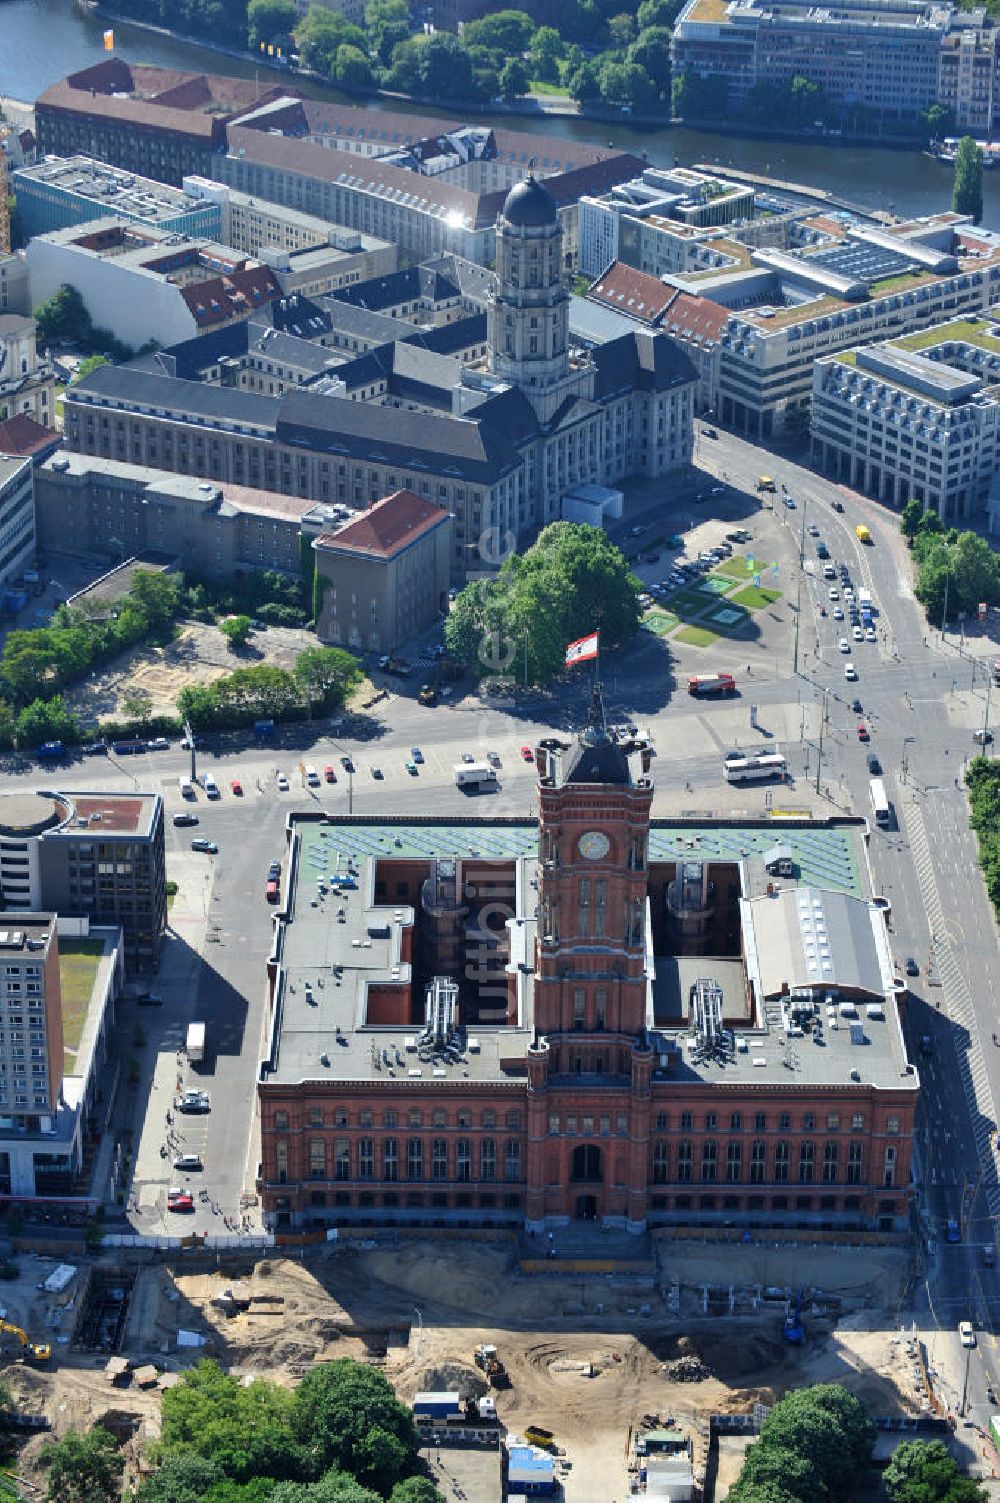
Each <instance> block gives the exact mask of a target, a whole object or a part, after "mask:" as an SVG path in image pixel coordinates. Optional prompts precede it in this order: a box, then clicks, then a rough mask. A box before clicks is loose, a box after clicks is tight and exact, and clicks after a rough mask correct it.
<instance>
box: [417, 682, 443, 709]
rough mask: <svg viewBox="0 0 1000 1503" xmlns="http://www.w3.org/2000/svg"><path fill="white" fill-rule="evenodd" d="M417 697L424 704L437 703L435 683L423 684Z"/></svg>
mask: <svg viewBox="0 0 1000 1503" xmlns="http://www.w3.org/2000/svg"><path fill="white" fill-rule="evenodd" d="M417 699H418V700H419V702H420V703H421V704H422V705H436V704H437V700H438V696H437V690H436V689H435V687H434V685H433V684H421V685H420V688H419V690H418V691H417Z"/></svg>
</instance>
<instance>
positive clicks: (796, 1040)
mask: <svg viewBox="0 0 1000 1503" xmlns="http://www.w3.org/2000/svg"><path fill="white" fill-rule="evenodd" d="M536 757H537V769H538V810H539V813H538V821H537V823H536V822H534V821H532V820H521V819H508V818H506V817H504V816H503V815H499V814H498V815H491V814H490V813H488V812H484V813H482V814H475V813H470V814H469V815H468V816H466V817H463V818H461V819H459V820H458V821H456V822H454V823H449V822H447V821H445V820H438V819H435V818H433V817H427V816H426V815H425V816H423V817H422V818H421V820H419V821H417V822H416V823H412V824H411V823H407V822H406V821H405V820H403V819H396V818H392V817H386V818H384V819H375V820H371V819H363V818H360V817H358V818H356V819H352V818H350V817H346V818H340V819H333V820H331V819H330V817H327V816H322V817H319V816H311V815H294V814H293V815H292V817H291V819H290V821H289V850H288V859H287V861H286V871H287V880H288V888H287V897H286V900H285V908H284V910H283V911H282V913H281V915H280V916H279V921H278V926H277V930H276V935H275V943H274V948H273V952H272V955H271V957H270V959H269V964H268V986H269V993H268V1007H269V1020H270V1021H269V1029H270V1031H269V1038H268V1046H267V1051H266V1053H265V1057H264V1059H263V1060H262V1062H261V1067H260V1074H259V1081H258V1095H259V1104H260V1120H261V1155H262V1156H261V1165H260V1170H259V1175H258V1187H259V1192H260V1194H261V1197H262V1205H263V1210H264V1215H265V1218H266V1220H267V1222H268V1223H269V1224H270V1225H272V1226H274V1227H275V1228H282V1227H291V1226H298V1227H303V1226H323V1225H329V1224H338V1225H345V1224H356V1225H370V1226H378V1225H382V1226H386V1225H389V1226H406V1225H425V1226H426V1225H431V1226H454V1227H461V1226H472V1227H475V1226H484V1225H485V1226H509V1227H514V1228H516V1227H524V1228H527V1229H528V1230H529V1231H530V1232H536V1233H541V1232H544V1231H546V1230H548V1229H551V1228H553V1227H558V1226H560V1225H563V1224H565V1223H567V1222H569V1221H584V1222H597V1223H600V1224H602V1225H604V1226H609V1227H618V1228H624V1229H628V1230H629V1231H632V1232H636V1233H641V1232H643V1231H645V1230H646V1229H647V1228H655V1227H663V1226H698V1227H704V1228H710V1227H713V1226H721V1225H725V1226H727V1227H739V1226H746V1227H757V1228H761V1227H769V1228H770V1227H774V1228H779V1227H780V1228H806V1229H808V1228H826V1229H831V1230H832V1229H835V1228H845V1229H846V1228H854V1229H864V1230H866V1231H881V1232H885V1233H901V1232H905V1231H906V1229H907V1226H908V1214H909V1211H908V1203H909V1194H910V1189H909V1185H910V1153H911V1148H912V1137H913V1116H914V1110H915V1107H916V1103H917V1098H918V1092H919V1080H918V1076H917V1073H916V1070H915V1068H914V1066H913V1065H912V1064H911V1063H910V1062H909V1061H908V1059H907V1056H906V1050H905V1047H904V1043H903V1037H902V1032H901V1028H900V1021H899V1016H898V1012H897V999H898V996H899V994H900V992H901V991H902V988H903V984H902V982H901V981H900V980H899V979H898V978H897V976H896V974H895V966H894V963H893V957H892V947H891V943H890V936H889V934H888V932H887V927H886V921H885V912H884V909H883V908H882V906H881V905H880V904H879V903H878V902H877V901H876V898H875V894H873V892H872V890H871V887H870V882H869V878H868V875H867V873H868V867H867V863H866V861H865V857H864V841H865V837H866V830H865V824H864V821H863V820H850V819H838V820H832V821H824V822H822V823H814V822H810V821H808V820H803V821H801V822H798V823H796V822H792V823H790V824H783V825H782V839H783V841H785V842H787V844H788V846H789V860H790V864H791V867H792V871H793V876H792V877H791V878H790V879H788V880H782V881H781V882H780V884H779V883H775V881H774V880H773V879H772V878H770V877H769V876H768V871H767V862H768V855H769V851H770V848H771V847H772V846H773V843H774V830H773V827H767V825H766V822H764V823H758V822H753V821H750V822H746V823H743V824H736V825H734V824H733V823H732V822H731V821H730V822H728V824H727V825H725V826H723V825H713V824H711V823H708V824H705V825H701V826H698V827H695V826H693V825H691V824H689V823H684V822H671V821H668V820H659V819H656V820H651V818H650V806H651V803H652V797H653V787H652V782H651V780H650V767H651V760H650V757H651V748H650V747H649V745H648V743H645V742H643V741H641V740H638V741H637V740H635V739H633V738H630V737H629V735H628V733H627V732H625V733H621V734H619V733H616V732H615V731H613V730H612V731H609V730H608V729H607V728H606V727H605V724H604V721H603V714H602V712H601V709H600V705H599V703H598V704H596V705H595V709H594V711H593V712H592V717H591V724H590V725H589V726H588V727H587V729H586V730H585V731H584V732H583V734H582V735H581V736H580V737H579V738H578V739H573V740H571V739H567V738H552V739H550V740H548V741H547V742H546V743H545V746H544V747H539V748H538V749H537V752H536ZM656 765H657V766H662V765H663V763H662V761H658V762H657V764H656ZM502 776H503V774H502V772H501V781H502ZM335 916H336V922H334V917H335ZM293 919H294V922H292V920H293Z"/></svg>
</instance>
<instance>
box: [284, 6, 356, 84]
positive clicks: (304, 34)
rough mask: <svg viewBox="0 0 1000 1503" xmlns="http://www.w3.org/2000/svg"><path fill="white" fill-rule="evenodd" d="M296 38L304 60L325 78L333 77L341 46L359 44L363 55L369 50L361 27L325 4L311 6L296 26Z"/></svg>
mask: <svg viewBox="0 0 1000 1503" xmlns="http://www.w3.org/2000/svg"><path fill="white" fill-rule="evenodd" d="M295 41H296V44H297V45H298V49H299V52H300V54H301V56H302V61H303V62H304V63H305V64H306V66H307V67H308V68H315V69H316V72H317V73H322V74H323V76H324V78H332V77H333V73H334V69H335V67H336V63H337V51H338V49H339V48H340V47H342V46H347V47H356V48H357V49H358V51H359V52H360V53H361V54H362V55H365V52H366V39H365V34H364V32H363V31H362V30H361V27H360V26H353V25H352V24H351V22H350V21H346V20H345V19H344V17H343V16H342V15H340V13H339V12H338V11H333V10H328V9H327V7H326V6H325V5H310V7H309V9H308V11H307V12H306V16H305V19H304V20H303V21H300V22H299V24H298V26H297V27H296V29H295Z"/></svg>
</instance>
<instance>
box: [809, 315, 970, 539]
mask: <svg viewBox="0 0 1000 1503" xmlns="http://www.w3.org/2000/svg"><path fill="white" fill-rule="evenodd" d="M998 424H1000V336H998V334H997V332H996V327H995V325H994V324H993V322H992V320H990V319H977V318H971V319H963V320H960V321H958V322H955V323H949V324H944V325H941V326H939V327H937V328H935V329H931V330H927V331H926V332H925V333H923V334H920V335H915V336H910V337H909V338H904V339H900V340H896V341H894V342H892V343H884V344H877V345H873V346H870V347H866V348H864V349H859V350H855V351H852V352H850V353H845V354H841V355H837V356H833V357H831V358H828V359H826V360H820V361H817V363H816V367H815V372H814V377H813V398H812V415H811V421H810V432H811V435H812V455H813V461H814V463H815V464H816V466H817V468H820V469H823V470H825V471H827V472H828V473H831V474H834V475H836V476H838V477H839V478H840V479H842V480H844V481H845V482H846V483H847V484H848V485H851V486H854V487H856V488H857V489H858V490H862V491H865V492H866V493H867V494H868V495H871V496H874V497H876V499H878V500H879V501H883V502H885V503H886V504H888V505H889V506H894V507H897V508H901V507H903V506H905V505H906V503H907V501H911V500H915V501H920V502H921V503H922V505H923V506H924V507H925V508H926V509H928V510H930V511H935V512H937V514H938V516H939V517H940V518H941V520H942V521H943V522H944V523H945V524H946V526H949V527H952V526H955V527H961V526H963V525H964V526H969V525H970V523H971V522H973V521H975V520H976V519H977V518H978V517H979V516H981V514H982V511H983V508H984V503H985V501H986V499H987V497H988V495H989V490H990V485H991V482H992V481H993V477H994V475H995V474H996V471H997V468H998V466H1000V443H998V439H1000V432H998Z"/></svg>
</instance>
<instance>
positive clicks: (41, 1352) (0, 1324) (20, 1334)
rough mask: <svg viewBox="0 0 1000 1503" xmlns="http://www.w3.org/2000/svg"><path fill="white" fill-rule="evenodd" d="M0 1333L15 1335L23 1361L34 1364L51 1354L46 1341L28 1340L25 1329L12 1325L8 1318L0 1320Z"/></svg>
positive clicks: (46, 1359) (44, 1359)
mask: <svg viewBox="0 0 1000 1503" xmlns="http://www.w3.org/2000/svg"><path fill="white" fill-rule="evenodd" d="M0 1335H7V1336H15V1337H16V1338H17V1340H18V1341H19V1342H20V1343H21V1356H22V1358H23V1360H24V1361H25V1362H34V1363H36V1364H39V1363H42V1362H48V1361H49V1359H50V1358H51V1356H52V1348H51V1347H50V1346H49V1344H48V1342H47V1341H29V1340H28V1334H27V1332H26V1331H22V1329H21V1327H20V1326H15V1325H12V1324H11V1322H10V1321H9V1320H0Z"/></svg>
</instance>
